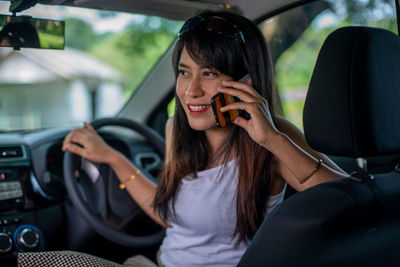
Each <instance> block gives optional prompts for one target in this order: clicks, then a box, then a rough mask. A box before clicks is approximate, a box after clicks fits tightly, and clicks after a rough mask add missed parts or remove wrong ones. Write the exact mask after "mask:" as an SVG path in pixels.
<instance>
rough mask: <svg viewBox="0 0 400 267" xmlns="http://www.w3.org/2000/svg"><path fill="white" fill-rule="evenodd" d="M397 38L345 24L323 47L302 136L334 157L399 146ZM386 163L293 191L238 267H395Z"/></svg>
mask: <svg viewBox="0 0 400 267" xmlns="http://www.w3.org/2000/svg"><path fill="white" fill-rule="evenodd" d="M398 114H400V39H399V37H398V36H396V35H394V34H393V33H390V32H387V31H385V30H379V29H372V28H366V27H347V28H341V29H339V30H337V31H335V32H333V33H332V34H331V35H330V36H329V37H328V38H327V40H326V42H325V43H324V45H323V47H322V48H321V52H320V54H319V56H318V59H317V63H316V66H315V70H314V73H313V76H312V81H311V84H310V88H309V91H308V95H307V99H306V104H305V108H304V130H305V135H306V137H307V141H308V142H309V144H310V145H311V147H313V148H314V149H316V150H319V151H321V152H323V153H326V154H330V155H337V156H350V157H354V158H356V157H361V156H365V157H366V156H378V155H386V154H392V153H397V152H399V151H400V117H399V116H398ZM399 240H400V173H399V172H398V171H395V170H394V168H392V169H391V170H389V171H387V172H386V173H382V174H377V175H374V176H371V175H369V174H367V173H366V172H364V171H363V170H361V169H360V170H359V171H358V172H357V173H355V174H353V175H352V176H350V177H348V178H344V179H341V180H337V181H332V182H329V183H325V184H320V185H318V186H315V187H312V188H310V189H308V190H305V191H303V192H300V193H297V194H295V195H293V196H291V197H289V198H288V199H287V200H285V201H284V202H283V203H282V204H281V205H280V206H278V207H277V208H276V209H275V210H274V211H273V212H272V213H271V214H270V215H269V216H268V217H267V218H266V219H265V220H264V222H263V224H262V225H261V227H260V229H259V230H258V232H257V234H256V236H255V237H254V239H253V240H252V242H251V244H250V246H249V248H248V250H247V251H246V253H245V255H244V256H243V258H242V259H241V261H240V263H239V266H269V267H272V266H341V267H343V266H400V246H399V245H398V243H399Z"/></svg>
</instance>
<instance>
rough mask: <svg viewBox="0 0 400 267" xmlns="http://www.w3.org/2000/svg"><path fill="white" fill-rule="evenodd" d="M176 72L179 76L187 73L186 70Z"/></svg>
mask: <svg viewBox="0 0 400 267" xmlns="http://www.w3.org/2000/svg"><path fill="white" fill-rule="evenodd" d="M178 74H179V75H180V76H186V75H187V71H184V70H178Z"/></svg>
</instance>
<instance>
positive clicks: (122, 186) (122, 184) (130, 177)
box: [119, 170, 140, 190]
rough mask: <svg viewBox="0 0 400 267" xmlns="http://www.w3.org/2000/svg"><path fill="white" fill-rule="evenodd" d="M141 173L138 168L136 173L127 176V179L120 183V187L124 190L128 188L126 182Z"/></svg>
mask: <svg viewBox="0 0 400 267" xmlns="http://www.w3.org/2000/svg"><path fill="white" fill-rule="evenodd" d="M139 173H140V171H139V170H136V171H135V173H134V174H132V175H131V176H129V177H128V178H126V179H125V180H123V181H122V182H121V183H120V184H119V189H121V190H124V189H125V188H126V183H127V182H129V181H131V180H133V179H135V178H136V175H138V174H139Z"/></svg>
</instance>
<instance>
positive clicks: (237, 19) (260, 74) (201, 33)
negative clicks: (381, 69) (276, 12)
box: [154, 11, 275, 242]
mask: <svg viewBox="0 0 400 267" xmlns="http://www.w3.org/2000/svg"><path fill="white" fill-rule="evenodd" d="M200 16H201V17H202V18H207V17H210V16H219V17H222V18H224V19H226V20H228V21H230V22H232V23H233V24H234V25H236V26H237V27H238V28H239V29H240V30H241V31H242V33H243V35H244V39H245V43H242V42H240V41H237V40H232V39H230V38H228V37H226V36H222V35H220V34H216V33H213V32H210V31H208V30H202V29H199V30H193V31H192V32H190V34H185V35H184V36H182V37H181V38H180V39H179V40H178V41H177V43H176V46H175V50H174V55H173V65H174V68H175V74H176V76H177V75H178V63H179V60H180V56H181V52H182V49H183V48H184V47H185V48H186V50H187V51H188V53H189V55H190V56H191V57H192V58H193V60H194V61H196V63H198V64H201V65H206V66H211V67H213V68H215V69H216V70H218V71H219V72H221V73H223V74H226V75H229V76H230V77H232V78H233V79H234V80H238V79H240V78H241V77H242V76H244V75H245V74H246V73H249V74H250V77H251V79H252V83H253V87H254V88H255V89H256V90H257V91H258V93H260V94H261V95H262V96H264V97H265V98H266V99H267V101H268V103H269V104H270V111H271V114H272V117H273V118H275V116H274V112H273V110H274V109H273V107H272V88H273V69H272V62H271V59H270V55H269V51H268V47H267V45H266V43H265V39H264V37H263V35H262V33H261V32H260V30H259V29H258V28H257V26H256V25H255V24H253V23H252V22H251V21H249V20H248V19H246V18H244V17H242V16H239V15H236V14H233V13H230V12H211V11H206V12H203V13H202V14H200ZM175 99H176V114H175V118H174V125H173V140H172V145H171V154H170V155H166V157H167V160H166V161H165V164H164V167H163V169H162V172H161V175H160V181H159V184H158V189H157V193H156V197H155V200H154V208H155V210H156V211H157V212H158V213H159V214H160V216H161V217H162V218H168V216H171V215H175V213H174V209H172V210H171V209H170V207H171V206H170V204H172V207H174V202H175V195H176V192H177V190H178V188H179V185H180V182H181V179H182V178H183V177H185V176H187V175H189V174H195V176H197V172H198V171H201V170H204V169H206V168H207V166H208V164H209V161H210V158H209V155H208V144H207V140H206V137H205V134H204V132H203V131H195V130H193V129H192V128H191V127H190V125H189V123H188V120H187V117H186V114H185V111H184V109H183V107H182V105H181V103H180V102H179V98H178V97H177V96H176V97H175ZM219 151H220V152H222V155H224V162H226V161H227V160H228V157H229V155H232V154H233V155H234V156H235V157H236V158H237V159H238V170H239V172H238V184H237V188H236V196H237V197H236V208H237V211H236V212H237V214H236V215H237V221H236V228H235V232H234V233H233V236H235V235H238V242H242V241H243V242H248V241H249V240H251V238H252V237H253V236H254V234H255V232H256V231H257V228H258V227H259V225H260V224H261V222H262V221H263V218H264V214H265V211H266V204H267V203H266V201H267V198H268V195H269V193H270V183H271V176H272V173H273V170H272V156H271V153H270V152H269V151H267V150H266V149H265V148H263V147H261V146H259V145H258V144H257V143H255V142H254V141H253V140H252V139H251V138H250V137H249V135H248V134H247V132H246V131H245V130H244V129H242V128H241V127H239V126H235V125H234V126H233V127H232V128H231V130H230V136H229V138H228V139H227V141H226V143H225V144H224V145H223V146H222V147H221V148H220V149H219Z"/></svg>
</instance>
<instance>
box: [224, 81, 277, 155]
mask: <svg viewBox="0 0 400 267" xmlns="http://www.w3.org/2000/svg"><path fill="white" fill-rule="evenodd" d="M223 85H224V86H225V87H219V88H218V91H219V92H221V93H225V94H228V95H232V96H236V97H238V98H240V99H241V100H242V101H243V102H236V103H233V104H229V105H226V106H224V107H222V108H221V112H226V111H229V110H234V109H240V110H245V111H246V112H247V113H249V114H250V116H251V119H250V120H246V119H244V118H242V117H240V116H239V117H237V118H236V119H235V120H234V121H233V123H235V124H236V125H238V126H240V127H242V128H243V129H245V130H246V131H247V133H248V134H249V136H250V137H251V138H252V139H253V140H254V141H255V142H256V143H258V144H259V145H261V146H263V147H265V148H267V149H268V147H269V144H270V143H271V140H272V139H273V138H274V137H275V136H277V135H279V133H280V132H279V130H278V129H277V128H276V126H275V124H274V122H273V120H272V116H271V112H270V110H269V105H268V102H267V100H266V99H265V98H263V97H262V96H261V95H260V94H258V93H257V92H256V90H254V88H253V87H251V85H250V84H248V83H241V82H236V81H224V82H223Z"/></svg>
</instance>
